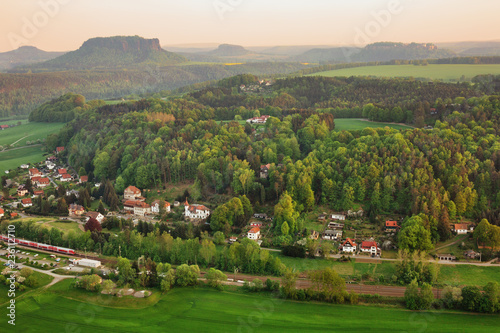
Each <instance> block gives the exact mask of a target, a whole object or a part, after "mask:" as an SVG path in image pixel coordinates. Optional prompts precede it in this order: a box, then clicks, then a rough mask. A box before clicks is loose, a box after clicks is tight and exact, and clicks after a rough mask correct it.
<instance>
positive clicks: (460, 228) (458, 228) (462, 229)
mask: <svg viewBox="0 0 500 333" xmlns="http://www.w3.org/2000/svg"><path fill="white" fill-rule="evenodd" d="M473 230H474V228H472V227H471V228H470V230H469V225H468V224H467V223H456V224H454V225H453V231H455V232H456V233H457V235H463V234H467V233H469V232H472V231H473Z"/></svg>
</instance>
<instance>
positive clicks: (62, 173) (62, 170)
mask: <svg viewBox="0 0 500 333" xmlns="http://www.w3.org/2000/svg"><path fill="white" fill-rule="evenodd" d="M57 173H58V174H60V175H64V174H65V173H68V172H67V171H66V169H57Z"/></svg>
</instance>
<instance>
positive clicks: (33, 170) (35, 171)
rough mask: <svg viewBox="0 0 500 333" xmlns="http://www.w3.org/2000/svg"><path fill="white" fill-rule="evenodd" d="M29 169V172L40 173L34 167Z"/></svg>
mask: <svg viewBox="0 0 500 333" xmlns="http://www.w3.org/2000/svg"><path fill="white" fill-rule="evenodd" d="M29 171H30V173H40V171H38V169H35V168H33V169H30V170H29Z"/></svg>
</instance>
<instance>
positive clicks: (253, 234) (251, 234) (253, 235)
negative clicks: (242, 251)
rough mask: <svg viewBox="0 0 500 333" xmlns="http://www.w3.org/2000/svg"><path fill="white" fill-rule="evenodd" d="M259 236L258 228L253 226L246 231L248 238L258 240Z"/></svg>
mask: <svg viewBox="0 0 500 333" xmlns="http://www.w3.org/2000/svg"><path fill="white" fill-rule="evenodd" d="M259 238H260V228H258V227H255V228H252V229H250V231H249V232H248V239H253V240H258V239H259Z"/></svg>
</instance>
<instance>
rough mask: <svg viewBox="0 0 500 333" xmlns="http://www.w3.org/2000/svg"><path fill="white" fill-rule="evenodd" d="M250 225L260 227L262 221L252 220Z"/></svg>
mask: <svg viewBox="0 0 500 333" xmlns="http://www.w3.org/2000/svg"><path fill="white" fill-rule="evenodd" d="M250 226H251V227H259V228H260V227H262V222H260V221H252V222H251V223H250Z"/></svg>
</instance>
